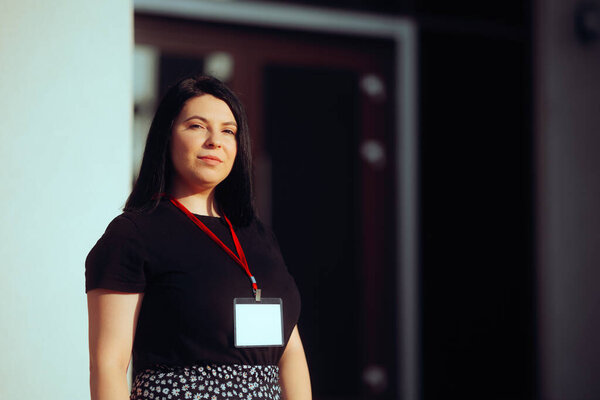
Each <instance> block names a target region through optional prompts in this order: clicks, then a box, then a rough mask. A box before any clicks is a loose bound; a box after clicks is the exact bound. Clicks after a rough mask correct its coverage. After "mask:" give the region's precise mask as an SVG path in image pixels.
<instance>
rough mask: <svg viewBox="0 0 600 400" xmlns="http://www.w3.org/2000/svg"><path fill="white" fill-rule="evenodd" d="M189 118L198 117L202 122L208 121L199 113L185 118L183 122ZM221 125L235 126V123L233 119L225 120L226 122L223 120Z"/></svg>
mask: <svg viewBox="0 0 600 400" xmlns="http://www.w3.org/2000/svg"><path fill="white" fill-rule="evenodd" d="M191 119H199V120H200V121H202V122H206V123H210V121H209V120H208V119H206V118H204V117H201V116H199V115H192V116H191V117H189V118H187V119H185V120H184V121H183V122H187V121H189V120H191ZM221 125H233V126H235V127H236V128H237V123H236V122H235V121H227V122H223V123H222V124H221Z"/></svg>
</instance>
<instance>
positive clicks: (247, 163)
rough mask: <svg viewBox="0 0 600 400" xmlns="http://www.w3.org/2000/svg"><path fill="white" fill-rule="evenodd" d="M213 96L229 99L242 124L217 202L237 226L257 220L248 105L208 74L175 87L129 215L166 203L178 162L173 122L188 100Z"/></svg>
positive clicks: (154, 129) (163, 107) (149, 146)
mask: <svg viewBox="0 0 600 400" xmlns="http://www.w3.org/2000/svg"><path fill="white" fill-rule="evenodd" d="M204 94H210V95H212V96H214V97H216V98H218V99H221V100H223V101H224V102H225V103H227V105H228V106H229V108H230V109H231V112H232V113H233V116H234V117H235V121H236V123H237V125H238V130H237V134H236V140H237V154H236V157H235V160H234V163H233V168H232V169H231V173H230V174H229V175H228V176H227V178H225V180H223V182H221V183H220V184H219V185H218V186H217V187H216V189H215V200H216V201H217V204H218V206H219V207H220V210H221V211H222V212H224V213H225V215H227V217H228V218H229V219H230V220H231V223H232V224H234V225H237V226H245V225H248V224H249V223H250V222H251V221H252V220H253V219H254V218H255V216H256V212H255V210H254V202H253V193H252V155H251V152H250V134H249V132H248V121H247V118H246V113H245V111H244V107H243V105H242V103H241V102H240V100H239V99H238V98H237V96H236V95H235V94H234V93H233V92H232V91H231V90H230V89H229V88H228V87H227V86H225V84H223V83H222V82H221V81H219V80H218V79H216V78H213V77H210V76H203V75H194V76H189V77H186V78H184V79H182V80H180V81H179V82H177V83H176V84H175V85H173V86H172V87H171V88H170V89H169V90H168V91H167V93H166V94H165V96H164V97H163V99H162V101H161V102H160V104H159V106H158V109H157V110H156V114H155V115H154V119H153V120H152V125H151V126H150V131H149V132H148V139H147V140H146V148H145V149H144V157H143V159H142V166H141V167H140V173H139V176H138V178H137V180H136V182H135V184H134V186H133V189H132V191H131V194H130V195H129V198H128V199H127V202H126V203H125V208H124V209H125V211H135V212H149V211H152V210H154V209H155V208H156V207H157V206H158V204H159V203H160V201H161V198H160V197H159V196H158V194H159V193H168V192H169V189H170V185H171V181H170V180H171V176H172V173H173V164H172V161H171V155H170V154H171V152H170V143H171V129H172V126H173V121H174V120H175V119H176V118H177V116H178V115H179V113H180V112H181V110H182V109H183V106H184V104H185V103H186V101H188V100H189V99H191V98H193V97H198V96H202V95H204Z"/></svg>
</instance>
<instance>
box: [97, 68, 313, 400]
mask: <svg viewBox="0 0 600 400" xmlns="http://www.w3.org/2000/svg"><path fill="white" fill-rule="evenodd" d="M86 292H87V296H88V313H89V339H90V389H91V394H92V400H126V399H127V398H128V397H129V396H130V398H131V399H134V400H138V399H204V398H208V399H238V398H243V399H254V398H256V399H258V398H260V399H264V398H274V399H276V398H280V397H283V398H285V399H290V400H296V399H298V400H304V399H310V398H311V392H310V379H309V374H308V368H307V364H306V359H305V355H304V350H303V347H302V342H301V340H300V336H299V334H298V328H297V326H296V323H297V320H298V315H299V311H300V302H299V295H298V291H297V288H296V286H295V284H294V281H293V279H292V278H291V276H290V275H289V274H288V272H287V269H286V267H285V265H284V262H283V259H282V257H281V254H280V252H279V248H278V245H277V242H276V240H275V238H274V236H273V235H272V233H270V231H269V230H268V229H266V228H265V227H264V226H262V225H261V224H260V222H259V221H258V220H257V217H256V215H255V210H254V206H253V202H252V184H251V155H250V138H249V133H248V127H247V122H246V116H245V113H244V110H243V107H242V105H241V103H240V101H239V100H238V99H237V97H236V96H235V95H234V94H233V93H232V92H231V91H230V90H229V89H228V88H227V87H225V86H224V85H223V84H222V83H221V82H220V81H218V80H216V79H214V78H210V77H204V76H199V77H191V78H186V79H183V80H181V81H179V82H178V83H177V84H176V85H175V86H173V87H172V88H171V89H170V90H169V91H168V92H167V94H166V95H165V97H164V99H163V100H162V102H161V104H160V106H159V107H158V110H157V112H156V115H155V117H154V120H153V122H152V126H151V128H150V131H149V134H148V139H147V142H146V149H145V151H144V158H143V160H142V166H141V169H140V174H139V178H138V179H137V182H136V184H135V185H134V188H133V190H132V192H131V195H130V196H129V199H128V200H127V203H126V205H125V211H124V213H123V214H121V215H120V216H118V217H116V218H115V219H114V220H113V221H112V222H111V223H110V224H109V226H108V228H107V230H106V232H105V233H104V235H103V236H102V237H101V238H100V240H99V241H98V243H97V244H96V245H95V246H94V248H93V249H92V250H91V251H90V254H89V255H88V258H87V260H86ZM241 298H245V300H243V301H246V302H247V303H249V304H247V305H249V306H251V307H252V308H251V309H252V310H256V309H261V310H265V309H266V308H260V307H262V306H263V305H266V303H272V304H270V306H275V307H276V308H269V310H279V308H277V307H279V304H282V307H283V308H282V309H283V312H282V313H281V312H279V311H274V312H273V313H271V314H269V315H271V317H269V318H273V319H272V320H269V323H267V322H256V323H254V322H255V321H258V319H250V324H246V325H243V323H242V322H241V321H242V319H241V318H242V312H241V311H240V310H242V308H235V309H236V311H235V314H236V315H235V318H234V302H237V303H239V302H240V301H242V300H240V299H241ZM265 298H269V299H271V300H273V299H274V300H273V301H272V302H270V301H267V300H264V299H265ZM234 299H235V300H234ZM248 299H249V300H248ZM243 301H242V302H243ZM235 307H238V305H236V306H235ZM257 307H258V308H257ZM243 310H246V309H245V308H244V309H243ZM252 312H254V311H252ZM257 315H262V314H260V313H258V314H251V316H252V318H258V317H256V316H257ZM277 318H279V320H278V319H277ZM260 321H262V320H260ZM273 321H275V322H273ZM247 330H248V331H249V333H248V335H249V337H253V336H252V335H255V336H256V335H258V336H257V337H259V338H258V339H257V340H258V341H257V342H248V343H246V342H243V340H245V339H243V337H244V335H246V333H245V332H246V331H247ZM234 331H235V335H234ZM250 331H251V332H250ZM254 331H256V332H254ZM267 331H268V332H270V334H271V333H273V332H274V336H273V337H274V339H271V336H269V335H268V334H267V333H266V332H267ZM278 334H279V338H280V339H278V336H277V335H278ZM238 336H239V337H238ZM267 337H269V339H267ZM245 346H249V347H245ZM132 354H133V372H134V381H133V388H132V390H131V393H130V392H129V390H128V384H127V380H126V371H127V367H128V364H129V361H130V358H131V356H132Z"/></svg>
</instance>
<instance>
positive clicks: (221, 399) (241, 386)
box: [130, 364, 281, 400]
mask: <svg viewBox="0 0 600 400" xmlns="http://www.w3.org/2000/svg"><path fill="white" fill-rule="evenodd" d="M132 386H133V387H132V389H131V397H130V400H146V399H153V400H179V399H192V400H200V399H209V400H225V399H227V400H230V399H244V400H253V399H274V400H279V399H281V388H280V386H279V367H277V366H276V365H238V364H232V365H198V366H191V367H167V366H157V367H156V368H154V369H147V370H144V371H141V372H139V373H138V374H137V376H136V377H135V379H134V381H133V385H132Z"/></svg>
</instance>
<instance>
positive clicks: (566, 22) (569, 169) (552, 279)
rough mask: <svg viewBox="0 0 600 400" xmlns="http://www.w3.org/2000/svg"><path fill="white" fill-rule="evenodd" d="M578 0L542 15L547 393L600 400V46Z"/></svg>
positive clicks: (539, 84) (550, 398)
mask: <svg viewBox="0 0 600 400" xmlns="http://www.w3.org/2000/svg"><path fill="white" fill-rule="evenodd" d="M576 3H579V1H577V0H538V2H537V5H536V13H535V15H536V22H537V24H536V39H535V46H536V50H537V52H536V58H535V62H536V68H535V77H536V130H537V136H536V144H537V173H538V176H537V182H538V186H537V204H536V210H537V235H538V236H537V237H538V254H537V255H538V271H539V276H538V278H539V280H538V282H539V333H540V347H539V349H540V379H541V382H540V383H541V387H540V389H541V398H542V399H543V400H563V399H568V400H583V399H590V400H591V399H600V289H599V284H600V43H596V44H595V45H593V46H583V45H580V44H579V43H578V42H577V41H576V38H575V35H574V33H573V12H574V8H575V4H576Z"/></svg>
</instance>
